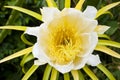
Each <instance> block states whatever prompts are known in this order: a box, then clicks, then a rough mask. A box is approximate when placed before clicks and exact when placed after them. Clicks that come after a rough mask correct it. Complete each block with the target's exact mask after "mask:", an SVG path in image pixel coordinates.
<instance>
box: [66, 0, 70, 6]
mask: <svg viewBox="0 0 120 80" xmlns="http://www.w3.org/2000/svg"><path fill="white" fill-rule="evenodd" d="M70 6H71V0H65V8H70Z"/></svg>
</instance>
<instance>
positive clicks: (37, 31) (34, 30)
mask: <svg viewBox="0 0 120 80" xmlns="http://www.w3.org/2000/svg"><path fill="white" fill-rule="evenodd" d="M46 31H47V25H46V24H45V23H42V24H41V25H40V26H38V27H27V29H26V31H25V33H27V34H29V35H33V36H36V37H38V38H40V35H42V34H43V32H46Z"/></svg>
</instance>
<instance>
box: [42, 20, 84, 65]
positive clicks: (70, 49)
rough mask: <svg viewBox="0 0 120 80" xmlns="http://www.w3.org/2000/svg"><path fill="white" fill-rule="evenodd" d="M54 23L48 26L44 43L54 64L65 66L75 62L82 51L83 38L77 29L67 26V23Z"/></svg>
mask: <svg viewBox="0 0 120 80" xmlns="http://www.w3.org/2000/svg"><path fill="white" fill-rule="evenodd" d="M62 22H63V21H59V23H57V25H56V23H55V22H53V23H54V24H53V23H51V24H50V25H49V26H48V33H47V34H46V33H45V34H46V35H47V36H44V39H43V41H44V42H42V43H44V45H43V46H44V47H45V49H46V53H47V55H48V56H49V57H50V58H51V60H52V62H54V63H57V64H60V65H64V64H68V63H69V62H70V61H72V60H73V61H74V59H75V58H76V57H77V55H78V54H79V53H80V51H81V50H82V47H81V46H82V44H81V37H80V34H79V31H78V29H77V28H75V27H74V26H73V27H70V26H67V25H66V23H62Z"/></svg>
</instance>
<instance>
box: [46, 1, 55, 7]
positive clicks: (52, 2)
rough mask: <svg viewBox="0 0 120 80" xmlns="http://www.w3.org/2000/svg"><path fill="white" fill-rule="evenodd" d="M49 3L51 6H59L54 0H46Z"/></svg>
mask: <svg viewBox="0 0 120 80" xmlns="http://www.w3.org/2000/svg"><path fill="white" fill-rule="evenodd" d="M46 2H47V4H48V6H49V7H57V5H56V3H55V1H54V0H46Z"/></svg>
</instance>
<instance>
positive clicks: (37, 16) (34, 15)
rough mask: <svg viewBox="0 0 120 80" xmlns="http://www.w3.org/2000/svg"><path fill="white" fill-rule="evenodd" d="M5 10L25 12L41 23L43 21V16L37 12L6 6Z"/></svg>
mask: <svg viewBox="0 0 120 80" xmlns="http://www.w3.org/2000/svg"><path fill="white" fill-rule="evenodd" d="M5 8H11V9H15V10H17V11H20V12H23V13H25V14H28V15H30V16H32V17H34V18H36V19H38V20H40V21H42V16H41V15H40V14H38V13H36V12H33V11H31V10H28V9H25V8H22V7H18V6H5Z"/></svg>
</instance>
